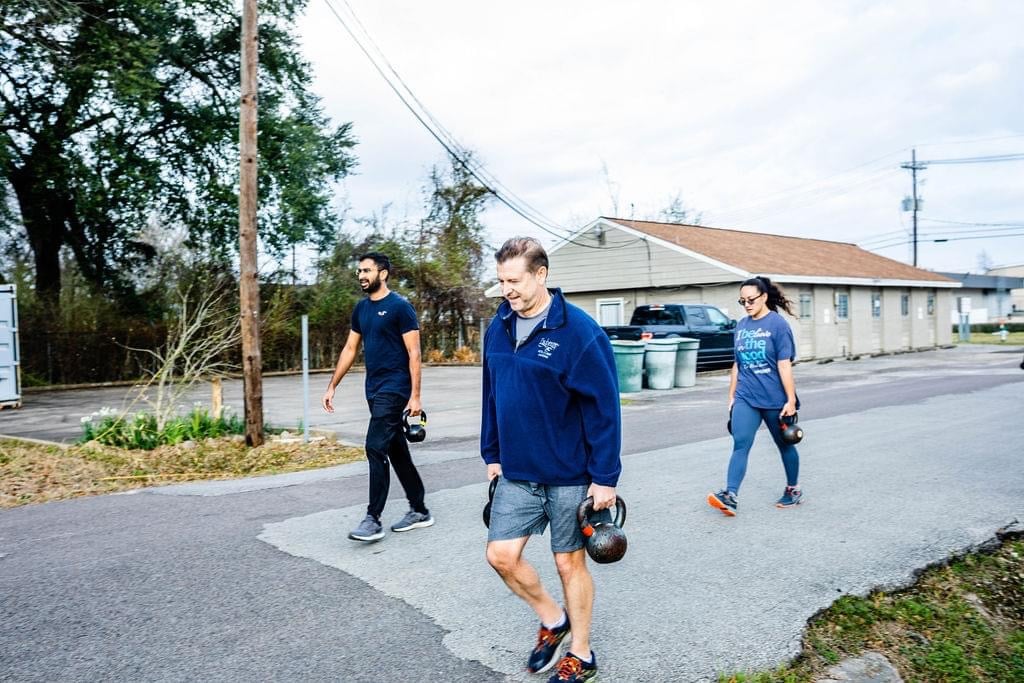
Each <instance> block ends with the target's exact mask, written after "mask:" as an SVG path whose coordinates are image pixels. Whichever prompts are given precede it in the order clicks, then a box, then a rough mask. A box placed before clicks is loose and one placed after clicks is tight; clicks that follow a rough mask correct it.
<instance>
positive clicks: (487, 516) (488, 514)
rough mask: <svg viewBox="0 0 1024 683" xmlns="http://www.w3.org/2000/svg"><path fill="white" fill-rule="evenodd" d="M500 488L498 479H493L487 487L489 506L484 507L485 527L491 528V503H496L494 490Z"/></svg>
mask: <svg viewBox="0 0 1024 683" xmlns="http://www.w3.org/2000/svg"><path fill="white" fill-rule="evenodd" d="M496 488H498V478H497V477H495V478H494V479H491V483H490V485H488V487H487V505H484V526H485V527H487V528H488V529H490V528H491V503H493V502H494V490H495V489H496Z"/></svg>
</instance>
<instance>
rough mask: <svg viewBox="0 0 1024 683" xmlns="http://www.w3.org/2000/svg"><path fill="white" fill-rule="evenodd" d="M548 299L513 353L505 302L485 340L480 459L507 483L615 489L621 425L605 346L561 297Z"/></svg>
mask: <svg viewBox="0 0 1024 683" xmlns="http://www.w3.org/2000/svg"><path fill="white" fill-rule="evenodd" d="M550 292H551V296H552V300H551V307H550V309H549V310H548V315H547V319H546V320H545V321H544V322H543V323H542V324H541V325H539V326H538V327H537V328H536V329H535V330H534V331H533V333H532V334H531V335H530V337H529V338H528V339H527V340H526V341H525V342H524V343H523V344H522V346H520V347H519V349H516V344H515V334H514V331H515V329H514V326H515V319H516V313H515V311H513V310H512V308H511V307H510V306H509V305H508V302H507V301H505V302H502V304H501V306H499V307H498V313H497V314H496V315H495V316H494V319H493V320H492V321H491V324H490V326H489V327H488V328H487V333H486V334H485V335H484V359H483V364H484V368H483V415H482V420H481V426H480V452H481V455H482V456H483V459H484V462H486V463H488V464H493V463H499V462H500V463H501V470H502V476H504V477H505V478H506V479H512V480H519V481H531V482H535V483H538V484H548V485H554V486H572V485H584V484H590V483H591V482H593V483H595V484H600V485H602V486H615V485H616V484H617V483H618V480H619V473H620V472H621V471H622V464H621V461H620V459H619V455H620V450H621V446H622V421H621V419H620V418H621V416H620V412H619V385H618V378H617V375H616V372H615V358H614V356H613V355H612V347H611V343H610V342H609V341H608V336H607V335H606V334H605V333H604V330H602V329H601V328H600V327H599V326H598V325H597V323H596V322H595V321H594V319H593V318H591V317H590V316H589V315H587V314H586V313H585V312H584V311H583V310H581V309H580V308H578V307H576V306H573V305H572V304H570V303H569V302H567V301H566V300H565V297H564V296H563V295H562V292H561V290H559V289H552V290H550Z"/></svg>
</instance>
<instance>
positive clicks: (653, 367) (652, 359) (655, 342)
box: [644, 337, 679, 389]
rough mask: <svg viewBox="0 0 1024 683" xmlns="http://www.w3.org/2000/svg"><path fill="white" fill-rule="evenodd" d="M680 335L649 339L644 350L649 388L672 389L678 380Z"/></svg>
mask: <svg viewBox="0 0 1024 683" xmlns="http://www.w3.org/2000/svg"><path fill="white" fill-rule="evenodd" d="M678 347H679V337H673V338H672V339H648V340H647V349H646V351H645V352H644V365H645V366H646V367H647V388H648V389H671V388H672V386H673V385H674V384H675V381H676V351H677V349H678Z"/></svg>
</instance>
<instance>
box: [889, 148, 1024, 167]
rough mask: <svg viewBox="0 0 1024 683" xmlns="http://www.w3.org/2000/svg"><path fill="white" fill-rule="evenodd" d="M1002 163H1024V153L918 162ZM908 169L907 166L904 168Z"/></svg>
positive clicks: (922, 163)
mask: <svg viewBox="0 0 1024 683" xmlns="http://www.w3.org/2000/svg"><path fill="white" fill-rule="evenodd" d="M1001 161H1024V152H1014V153H1012V154H991V155H989V156H981V157H959V158H955V159H929V160H926V161H918V162H917V164H918V165H919V166H937V165H941V164H992V163H997V162H1001ZM904 168H906V166H904Z"/></svg>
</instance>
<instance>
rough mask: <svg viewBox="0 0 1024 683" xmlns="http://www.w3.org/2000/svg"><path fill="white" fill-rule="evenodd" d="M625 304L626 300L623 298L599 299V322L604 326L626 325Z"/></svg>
mask: <svg viewBox="0 0 1024 683" xmlns="http://www.w3.org/2000/svg"><path fill="white" fill-rule="evenodd" d="M624 304H625V302H624V301H623V300H622V299H598V300H597V324H598V325H600V326H602V327H614V326H616V325H624V324H625V323H624V322H623V317H624V316H623V314H624V311H623V308H624Z"/></svg>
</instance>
